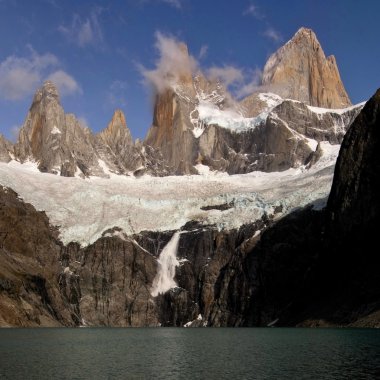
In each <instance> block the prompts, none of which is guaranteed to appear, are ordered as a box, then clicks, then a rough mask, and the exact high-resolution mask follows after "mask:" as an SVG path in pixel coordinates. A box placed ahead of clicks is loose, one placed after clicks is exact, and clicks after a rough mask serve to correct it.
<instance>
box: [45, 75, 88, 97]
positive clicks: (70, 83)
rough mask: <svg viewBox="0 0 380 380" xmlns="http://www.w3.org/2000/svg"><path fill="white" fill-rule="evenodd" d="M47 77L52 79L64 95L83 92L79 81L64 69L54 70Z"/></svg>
mask: <svg viewBox="0 0 380 380" xmlns="http://www.w3.org/2000/svg"><path fill="white" fill-rule="evenodd" d="M47 79H49V80H51V81H52V82H53V83H54V84H55V85H56V86H57V87H58V89H59V93H60V94H61V95H62V96H66V95H72V94H76V93H79V94H82V92H83V91H82V89H81V87H80V86H79V84H78V82H77V81H76V80H75V79H74V78H73V77H72V76H71V75H69V74H67V73H66V72H65V71H63V70H57V71H54V72H53V73H52V74H50V75H49V76H48V78H47Z"/></svg>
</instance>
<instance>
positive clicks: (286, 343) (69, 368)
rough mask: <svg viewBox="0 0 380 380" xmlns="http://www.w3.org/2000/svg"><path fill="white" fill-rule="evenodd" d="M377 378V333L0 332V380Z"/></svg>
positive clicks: (210, 330)
mask: <svg viewBox="0 0 380 380" xmlns="http://www.w3.org/2000/svg"><path fill="white" fill-rule="evenodd" d="M376 378H377V379H379V378H380V330H371V329H277V328H273V329H269V328H267V329H256V328H247V329H243V328H241V329H222V328H220V329H217V328H214V329H213V328H207V329H183V328H151V329H107V328H103V329H100V328H99V329H97V328H94V329H2V330H0V379H166V380H167V379H292V380H293V379H296V380H299V379H376Z"/></svg>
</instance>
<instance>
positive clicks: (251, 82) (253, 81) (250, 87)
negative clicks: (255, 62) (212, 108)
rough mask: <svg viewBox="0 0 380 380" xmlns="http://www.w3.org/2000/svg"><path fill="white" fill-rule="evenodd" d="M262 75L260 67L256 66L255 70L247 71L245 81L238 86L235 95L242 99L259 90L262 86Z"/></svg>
mask: <svg viewBox="0 0 380 380" xmlns="http://www.w3.org/2000/svg"><path fill="white" fill-rule="evenodd" d="M262 76H263V73H262V71H261V70H260V69H259V68H255V69H254V70H250V71H248V72H247V73H245V76H244V82H243V84H242V85H241V86H239V87H238V88H236V90H235V93H234V95H235V96H236V97H237V98H239V99H241V98H244V97H245V96H247V95H251V94H253V93H254V92H255V91H258V90H259V89H260V86H261V80H262Z"/></svg>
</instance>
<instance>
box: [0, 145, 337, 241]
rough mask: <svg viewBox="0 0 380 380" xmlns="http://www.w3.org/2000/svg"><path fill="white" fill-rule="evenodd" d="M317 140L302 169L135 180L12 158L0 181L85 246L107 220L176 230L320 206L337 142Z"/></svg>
mask: <svg viewBox="0 0 380 380" xmlns="http://www.w3.org/2000/svg"><path fill="white" fill-rule="evenodd" d="M321 146H322V150H323V153H324V154H323V156H322V158H321V159H320V160H319V161H318V163H317V164H316V165H315V166H313V167H312V168H311V169H309V170H307V169H305V168H304V167H301V168H298V169H289V170H287V171H283V172H273V173H263V172H252V173H249V174H244V175H243V174H241V175H231V176H230V175H227V174H225V173H215V172H210V171H208V170H204V174H203V175H199V176H175V177H164V178H160V177H150V176H144V177H142V178H139V179H136V178H132V177H124V176H116V175H115V176H113V177H112V178H110V179H106V178H99V177H92V178H90V179H86V180H83V179H79V178H67V177H61V176H57V175H53V174H47V173H41V172H39V171H38V169H37V168H36V165H35V164H34V163H29V164H28V163H26V164H23V165H21V164H20V163H18V162H15V161H11V162H9V163H8V164H6V163H0V184H1V185H3V186H7V187H11V188H12V189H14V190H15V191H16V192H17V193H18V194H19V195H20V197H21V198H23V199H24V201H26V202H29V203H31V204H32V205H33V206H35V207H36V209H38V210H44V211H46V213H47V215H48V217H49V219H50V222H51V223H52V224H53V225H56V226H58V227H59V230H60V238H61V240H62V241H63V242H64V243H69V242H71V241H77V242H79V243H81V245H87V244H90V243H92V242H94V241H96V240H97V239H98V238H99V237H100V236H101V235H102V233H103V232H104V231H106V230H107V229H110V228H112V227H120V228H121V229H122V230H123V231H124V232H125V233H126V234H133V233H138V232H140V231H143V230H151V231H164V230H177V229H179V228H181V226H183V225H184V224H185V223H186V222H188V221H191V220H195V221H198V222H200V223H202V224H204V225H210V224H215V225H217V227H218V228H219V229H232V228H235V227H239V226H241V225H242V224H244V223H249V222H252V221H254V220H256V219H258V218H261V216H262V215H263V214H264V213H267V214H274V210H275V208H276V206H282V212H283V213H286V212H289V211H290V210H292V209H294V208H296V207H301V206H304V205H306V204H308V203H311V202H313V203H315V204H317V205H318V206H321V205H323V204H324V200H325V198H326V196H327V195H328V193H329V191H330V187H331V181H332V176H333V168H334V164H335V160H336V157H337V154H338V151H339V145H330V144H328V143H322V144H321ZM204 169H208V168H207V167H206V168H204ZM221 204H226V205H228V207H227V209H226V210H224V211H220V210H218V209H217V208H214V209H212V208H211V209H210V207H208V208H207V210H202V208H204V207H205V206H218V205H221ZM277 210H278V207H277ZM280 215H281V213H279V214H278V215H277V216H280Z"/></svg>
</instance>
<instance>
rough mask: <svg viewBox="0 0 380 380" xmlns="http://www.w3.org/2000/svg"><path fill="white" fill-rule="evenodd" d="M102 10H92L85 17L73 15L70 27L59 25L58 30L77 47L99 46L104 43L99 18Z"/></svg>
mask: <svg viewBox="0 0 380 380" xmlns="http://www.w3.org/2000/svg"><path fill="white" fill-rule="evenodd" d="M101 12H102V9H101V8H99V7H96V8H94V9H93V10H92V11H91V12H90V14H89V15H88V16H87V17H84V18H82V17H80V16H79V15H78V14H74V15H73V17H72V21H71V24H70V25H60V26H59V27H58V30H59V31H60V32H61V33H62V34H63V35H64V36H65V37H66V38H67V39H68V40H69V41H70V42H72V43H74V44H76V45H78V46H79V47H85V46H88V45H92V46H99V45H100V46H101V45H102V44H103V43H104V37H103V30H102V28H101V25H100V21H99V16H100V14H101Z"/></svg>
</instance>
